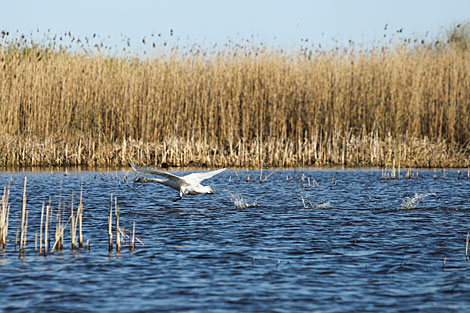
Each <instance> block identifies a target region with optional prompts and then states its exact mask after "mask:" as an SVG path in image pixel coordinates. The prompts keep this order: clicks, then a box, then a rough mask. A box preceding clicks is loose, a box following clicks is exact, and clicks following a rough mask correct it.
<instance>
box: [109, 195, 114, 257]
mask: <svg viewBox="0 0 470 313" xmlns="http://www.w3.org/2000/svg"><path fill="white" fill-rule="evenodd" d="M108 235H109V248H108V251H109V252H113V194H111V205H110V207H109V217H108Z"/></svg>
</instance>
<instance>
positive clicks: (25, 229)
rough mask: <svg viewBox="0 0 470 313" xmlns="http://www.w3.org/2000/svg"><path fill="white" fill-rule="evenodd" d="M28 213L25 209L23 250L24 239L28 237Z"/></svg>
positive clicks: (24, 245) (24, 247)
mask: <svg viewBox="0 0 470 313" xmlns="http://www.w3.org/2000/svg"><path fill="white" fill-rule="evenodd" d="M28 215H29V211H28V210H26V217H25V223H24V237H23V250H25V249H26V239H27V238H28V236H27V235H28Z"/></svg>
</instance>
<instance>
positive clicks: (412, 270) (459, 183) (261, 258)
mask: <svg viewBox="0 0 470 313" xmlns="http://www.w3.org/2000/svg"><path fill="white" fill-rule="evenodd" d="M462 172H463V174H462V177H461V179H457V171H456V170H452V171H450V170H447V171H446V172H445V175H446V178H445V179H443V177H442V176H443V173H442V172H441V171H438V172H437V177H436V179H433V175H434V171H422V170H420V171H419V175H418V177H417V178H416V177H415V178H414V179H410V180H406V179H404V176H405V173H404V172H402V176H403V179H401V180H383V179H381V176H382V172H381V171H380V170H316V169H303V170H295V171H294V170H279V171H276V172H275V173H274V174H272V175H271V176H269V178H268V179H267V180H266V182H265V183H262V184H260V183H259V175H260V172H259V171H248V172H247V171H238V172H235V171H233V170H227V171H225V172H223V173H222V174H220V175H217V176H215V177H213V178H211V179H209V180H207V181H204V184H207V185H211V186H212V187H213V189H214V190H215V194H212V195H199V196H185V197H184V198H183V200H181V201H178V202H171V201H169V200H167V199H168V198H175V197H176V196H177V192H176V191H175V190H173V189H170V188H168V187H165V186H161V185H157V184H151V183H149V184H145V185H144V184H134V183H133V179H134V176H136V175H134V173H132V172H129V173H128V172H127V171H109V172H86V171H80V172H73V171H70V172H69V173H68V175H64V172H54V173H51V172H39V173H38V172H35V173H33V172H2V173H0V187H3V186H7V185H8V184H9V182H10V184H11V183H12V185H11V186H10V201H9V203H10V205H11V211H10V219H9V220H10V227H9V233H8V240H9V242H8V245H7V247H6V249H5V250H0V286H1V287H0V289H1V296H0V311H11V312H32V311H36V312H46V311H47V312H65V311H66V312H96V311H99V312H128V311H132V312H155V311H170V312H180V311H185V312H233V311H238V312H296V311H308V312H312V311H320V312H345V311H358V312H367V311H372V312H377V311H380V312H387V311H393V312H396V311H404V312H410V311H435V312H442V311H445V312H453V311H455V312H463V311H467V312H468V311H469V310H470V301H469V295H470V265H469V263H468V262H467V260H466V255H465V249H466V238H467V233H468V232H469V231H470V205H469V200H470V181H469V180H467V179H466V175H467V170H463V171H462ZM177 173H182V172H177ZM270 173H271V171H263V177H265V176H266V175H269V174H270ZM248 175H250V182H247V181H246V178H247V176H248ZM25 176H27V191H26V193H27V209H28V211H29V219H28V232H27V246H26V252H25V253H24V254H23V255H22V256H21V257H19V253H18V251H17V249H15V235H16V229H17V226H18V225H19V219H20V218H19V214H20V211H21V205H22V196H23V183H24V177H25ZM126 176H127V180H126ZM137 176H140V174H139V175H137ZM239 179H240V180H239ZM82 181H83V204H84V213H83V235H84V240H85V241H87V240H88V241H89V243H90V249H89V250H88V249H81V250H74V251H72V250H71V249H70V235H69V228H68V227H67V229H66V234H65V247H64V250H63V251H62V252H52V253H49V254H48V255H47V257H44V256H42V255H38V254H37V253H36V252H35V239H34V238H35V232H39V228H40V216H41V207H42V204H43V202H46V204H47V203H50V204H51V206H52V207H53V209H54V212H56V209H57V207H58V203H59V200H60V201H61V205H62V206H63V207H64V206H65V207H66V208H67V209H66V210H67V212H68V211H69V208H70V202H71V196H72V192H73V202H74V207H75V208H77V206H78V201H79V194H80V186H81V184H82ZM314 181H315V183H314ZM309 184H310V186H309ZM313 185H314V186H315V187H312V186H313ZM111 194H113V195H114V196H116V197H117V202H118V206H119V208H120V226H121V227H123V228H125V229H126V230H131V229H132V225H133V223H134V222H135V223H136V235H137V236H138V238H139V239H140V240H141V241H142V242H143V243H144V244H145V246H142V245H141V244H140V243H136V249H135V250H134V251H131V250H129V249H128V248H127V246H126V244H124V245H123V247H122V250H121V252H120V253H118V254H117V253H116V251H113V252H112V253H109V252H108V215H109V207H110V197H111ZM52 227H53V230H54V227H55V218H54V219H53V221H52ZM113 227H114V226H113ZM444 260H445V263H444Z"/></svg>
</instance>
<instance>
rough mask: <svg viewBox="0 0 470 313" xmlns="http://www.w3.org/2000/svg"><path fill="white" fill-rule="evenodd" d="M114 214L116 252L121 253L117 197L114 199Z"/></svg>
mask: <svg viewBox="0 0 470 313" xmlns="http://www.w3.org/2000/svg"><path fill="white" fill-rule="evenodd" d="M114 200H115V202H114V212H115V214H116V252H117V253H119V252H120V251H121V229H120V228H119V208H118V205H117V197H114Z"/></svg>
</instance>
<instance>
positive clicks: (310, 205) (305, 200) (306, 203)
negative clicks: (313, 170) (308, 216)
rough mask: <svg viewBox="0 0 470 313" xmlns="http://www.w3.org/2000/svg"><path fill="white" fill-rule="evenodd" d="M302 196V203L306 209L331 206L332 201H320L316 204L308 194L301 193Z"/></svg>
mask: <svg viewBox="0 0 470 313" xmlns="http://www.w3.org/2000/svg"><path fill="white" fill-rule="evenodd" d="M300 198H301V199H302V204H303V206H304V209H327V208H330V207H331V203H330V201H326V202H323V203H320V204H318V205H314V204H313V203H312V202H310V201H309V200H308V196H307V195H302V194H301V195H300Z"/></svg>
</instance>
